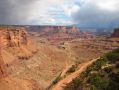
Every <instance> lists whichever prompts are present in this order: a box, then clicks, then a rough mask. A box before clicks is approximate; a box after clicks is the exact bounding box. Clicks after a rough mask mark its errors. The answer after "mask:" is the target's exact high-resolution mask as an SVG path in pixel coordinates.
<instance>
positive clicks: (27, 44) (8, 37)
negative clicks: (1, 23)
mask: <svg viewBox="0 0 119 90" xmlns="http://www.w3.org/2000/svg"><path fill="white" fill-rule="evenodd" d="M33 43H34V42H33V41H32V39H31V37H30V36H29V35H28V33H27V31H26V28H25V27H10V26H8V27H0V47H1V56H2V57H3V60H5V63H10V62H12V61H13V59H29V58H30V57H31V56H33V55H34V53H36V52H37V51H38V50H37V48H36V45H35V43H34V44H33Z"/></svg>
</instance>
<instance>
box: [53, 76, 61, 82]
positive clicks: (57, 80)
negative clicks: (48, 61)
mask: <svg viewBox="0 0 119 90" xmlns="http://www.w3.org/2000/svg"><path fill="white" fill-rule="evenodd" d="M60 80H61V77H60V76H57V77H56V78H55V80H54V81H53V84H56V83H58V82H59V81H60Z"/></svg>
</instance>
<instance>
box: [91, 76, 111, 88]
mask: <svg viewBox="0 0 119 90" xmlns="http://www.w3.org/2000/svg"><path fill="white" fill-rule="evenodd" d="M90 84H91V85H93V87H95V89H96V90H106V89H107V87H108V85H109V81H108V80H107V79H106V78H103V77H100V76H93V77H90ZM92 90H94V89H92Z"/></svg>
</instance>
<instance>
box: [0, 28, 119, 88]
mask: <svg viewBox="0 0 119 90" xmlns="http://www.w3.org/2000/svg"><path fill="white" fill-rule="evenodd" d="M112 36H113V35H112ZM118 47H119V41H118V39H114V38H112V37H111V36H110V37H106V36H96V35H95V34H94V33H92V32H88V31H81V30H80V29H79V28H77V27H75V26H70V27H66V26H0V80H1V82H0V89H1V90H22V89H23V90H46V89H49V90H52V89H53V88H54V86H55V85H56V86H57V83H56V84H53V82H54V81H55V80H56V78H57V77H58V76H60V75H61V76H66V77H67V74H66V72H67V70H69V68H70V67H72V66H74V65H76V66H77V67H78V70H79V72H80V69H81V65H82V66H83V65H84V64H86V65H87V64H88V62H92V60H93V59H95V58H98V57H100V56H101V55H103V54H105V53H107V52H109V51H112V50H113V49H116V48H118ZM87 52H88V53H87ZM68 75H70V74H68ZM69 77H70V76H69ZM58 85H59V84H58ZM8 88H9V89H8Z"/></svg>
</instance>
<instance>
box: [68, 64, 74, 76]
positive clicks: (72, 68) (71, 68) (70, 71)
mask: <svg viewBox="0 0 119 90" xmlns="http://www.w3.org/2000/svg"><path fill="white" fill-rule="evenodd" d="M75 71H76V65H72V67H70V68H69V70H68V71H67V72H66V73H67V74H70V73H73V72H75Z"/></svg>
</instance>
